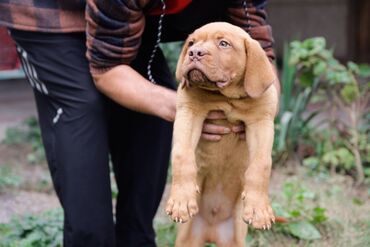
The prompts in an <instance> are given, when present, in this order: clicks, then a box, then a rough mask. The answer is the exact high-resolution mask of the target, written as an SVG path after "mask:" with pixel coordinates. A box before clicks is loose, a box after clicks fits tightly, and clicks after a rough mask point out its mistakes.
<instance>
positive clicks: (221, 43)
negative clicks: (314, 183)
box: [218, 40, 231, 48]
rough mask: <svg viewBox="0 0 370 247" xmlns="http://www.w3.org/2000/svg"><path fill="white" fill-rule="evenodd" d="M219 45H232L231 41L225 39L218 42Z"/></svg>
mask: <svg viewBox="0 0 370 247" xmlns="http://www.w3.org/2000/svg"><path fill="white" fill-rule="evenodd" d="M218 45H219V46H221V47H224V48H225V47H229V46H231V45H230V43H229V42H227V41H225V40H221V41H220V43H218Z"/></svg>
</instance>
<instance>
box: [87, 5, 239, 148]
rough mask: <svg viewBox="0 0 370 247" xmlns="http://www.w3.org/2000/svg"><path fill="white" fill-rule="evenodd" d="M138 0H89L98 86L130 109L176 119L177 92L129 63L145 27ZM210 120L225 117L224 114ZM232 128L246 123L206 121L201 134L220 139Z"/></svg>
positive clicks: (90, 51) (92, 56) (90, 36)
mask: <svg viewBox="0 0 370 247" xmlns="http://www.w3.org/2000/svg"><path fill="white" fill-rule="evenodd" d="M143 7H144V6H140V4H139V1H134V0H133V1H127V0H126V1H125V0H121V1H109V0H88V1H87V8H86V20H87V29H86V35H87V58H88V60H89V62H90V71H91V73H92V76H93V79H94V81H95V84H96V87H97V88H98V90H100V91H101V92H102V93H104V94H105V95H106V96H108V97H109V98H111V99H113V100H114V101H115V102H117V103H119V104H121V105H122V106H124V107H127V108H129V109H131V110H135V111H139V112H143V113H147V114H152V115H155V116H158V117H160V118H163V119H165V120H168V121H173V120H174V118H175V112H176V92H175V91H172V90H170V89H167V88H165V87H162V86H158V85H155V84H153V83H151V82H149V81H148V80H147V79H146V78H144V77H143V76H141V75H140V74H139V73H138V72H137V71H135V70H134V69H133V68H132V67H131V66H130V63H131V62H132V61H133V60H134V59H135V57H136V55H137V50H138V48H139V46H140V43H141V34H142V33H143V31H144V27H145V18H144V14H143V12H142V8H143ZM209 118H210V119H222V118H225V116H224V114H223V113H219V112H215V113H211V114H210V117H209ZM231 131H233V132H236V133H240V132H243V133H244V130H243V126H235V127H233V128H232V129H229V128H227V127H225V126H219V125H214V124H211V123H207V122H206V123H205V124H204V125H203V134H202V137H203V138H205V139H207V140H210V141H217V140H220V139H221V136H222V135H223V134H227V133H230V132H231ZM242 136H243V135H242Z"/></svg>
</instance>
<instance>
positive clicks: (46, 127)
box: [11, 30, 174, 247]
mask: <svg viewBox="0 0 370 247" xmlns="http://www.w3.org/2000/svg"><path fill="white" fill-rule="evenodd" d="M11 34H12V37H13V38H14V40H15V41H16V43H17V46H18V52H19V54H20V57H21V60H22V65H23V68H24V70H25V73H26V75H27V78H28V80H29V82H30V84H31V86H32V87H33V89H34V95H35V99H36V104H37V110H38V117H39V122H40V127H41V131H42V138H43V143H44V146H45V150H46V157H47V161H48V165H49V168H50V173H51V176H52V180H53V183H54V187H55V190H56V193H57V195H58V197H59V199H60V202H61V204H62V207H63V209H64V213H65V225H64V246H66V247H69V246H83V247H89V246H92V247H98V246H128V247H130V246H133V247H135V246H155V242H154V237H155V234H154V230H153V227H152V221H153V217H154V215H155V213H156V210H157V207H158V205H159V202H160V199H161V196H162V193H163V189H164V185H165V181H166V174H167V168H168V160H169V152H170V145H171V134H172V124H171V123H168V122H165V121H164V120H161V119H158V118H156V117H153V116H148V115H145V114H140V113H137V112H133V111H130V110H128V109H125V108H123V107H122V106H119V105H117V104H115V103H113V102H111V101H110V100H108V99H105V98H104V97H103V96H102V95H101V94H100V93H98V92H97V90H96V89H95V86H94V84H93V81H92V78H91V76H90V74H89V69H88V62H87V60H86V58H85V51H86V47H85V36H84V34H80V33H78V34H77V33H75V34H45V33H38V32H25V31H16V30H11ZM150 49H151V47H150V46H148V47H147V48H145V47H144V46H143V48H142V51H141V52H140V54H139V56H138V58H137V59H136V60H135V61H134V63H133V64H132V66H133V67H134V68H135V69H137V70H138V71H140V72H141V73H143V74H145V73H146V71H145V68H146V66H147V61H148V60H147V59H148V56H149V55H148V54H149V53H150V52H149V50H150ZM141 54H142V55H141ZM153 66H154V67H153V69H152V71H153V75H154V78H155V79H156V81H158V82H159V83H160V84H163V85H165V86H166V87H170V88H173V87H174V86H173V85H174V84H173V80H172V77H171V75H170V73H169V71H168V68H167V65H166V62H165V60H164V58H163V56H162V54H161V53H160V52H159V53H158V54H157V55H156V58H155V61H154V62H153ZM122 83H124V82H122ZM158 107H160V106H158ZM108 130H109V131H108ZM108 137H109V138H108ZM108 147H109V148H110V154H111V159H112V162H113V166H114V171H115V176H116V180H117V184H118V188H119V194H118V200H117V208H116V222H115V223H116V224H114V220H113V214H112V200H111V189H110V179H109V165H108V154H109V149H108ZM114 228H115V229H114ZM115 232H116V234H115Z"/></svg>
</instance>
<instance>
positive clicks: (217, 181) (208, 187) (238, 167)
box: [196, 134, 247, 224]
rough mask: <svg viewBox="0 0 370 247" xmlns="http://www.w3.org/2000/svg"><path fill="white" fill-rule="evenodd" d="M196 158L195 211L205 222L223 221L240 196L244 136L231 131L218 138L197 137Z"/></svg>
mask: <svg viewBox="0 0 370 247" xmlns="http://www.w3.org/2000/svg"><path fill="white" fill-rule="evenodd" d="M196 159H197V164H198V179H199V181H200V182H201V191H202V193H201V199H200V212H199V213H200V215H201V216H202V217H203V218H204V219H205V220H206V221H207V222H208V223H209V224H217V223H220V222H222V221H225V220H226V219H228V218H230V217H232V215H233V213H234V209H235V205H236V204H237V201H238V200H240V194H241V190H242V177H243V174H244V171H245V169H246V162H247V152H246V144H245V140H239V137H238V136H237V135H235V134H229V135H226V136H224V137H223V138H222V139H221V141H219V142H207V141H203V140H201V141H200V142H199V144H198V147H197V151H196Z"/></svg>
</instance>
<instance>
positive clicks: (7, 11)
mask: <svg viewBox="0 0 370 247" xmlns="http://www.w3.org/2000/svg"><path fill="white" fill-rule="evenodd" d="M84 10H85V1H84V0H54V1H45V0H4V1H3V0H0V26H6V27H9V28H15V29H19V30H25V31H39V32H53V33H55V32H58V33H60V32H84V31H85V19H84Z"/></svg>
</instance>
